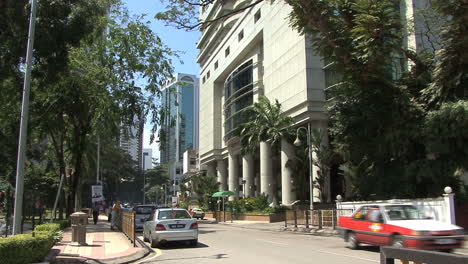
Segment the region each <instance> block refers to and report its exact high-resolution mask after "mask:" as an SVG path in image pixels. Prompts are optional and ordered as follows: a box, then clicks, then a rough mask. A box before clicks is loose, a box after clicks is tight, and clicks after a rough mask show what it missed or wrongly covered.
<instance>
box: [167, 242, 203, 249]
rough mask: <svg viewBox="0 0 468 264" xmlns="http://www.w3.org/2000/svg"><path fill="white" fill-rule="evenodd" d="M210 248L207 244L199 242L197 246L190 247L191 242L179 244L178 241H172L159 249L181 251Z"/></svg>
mask: <svg viewBox="0 0 468 264" xmlns="http://www.w3.org/2000/svg"><path fill="white" fill-rule="evenodd" d="M207 247H209V246H208V245H207V244H203V243H200V242H198V244H197V246H192V245H190V243H189V242H183V241H181V242H178V241H171V242H166V243H164V244H161V245H160V246H159V247H158V248H159V249H164V250H174V249H181V248H207Z"/></svg>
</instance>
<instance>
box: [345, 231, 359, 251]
mask: <svg viewBox="0 0 468 264" xmlns="http://www.w3.org/2000/svg"><path fill="white" fill-rule="evenodd" d="M346 247H348V248H350V249H358V248H359V241H358V239H357V237H356V235H355V234H354V233H353V232H349V233H348V240H347V241H346Z"/></svg>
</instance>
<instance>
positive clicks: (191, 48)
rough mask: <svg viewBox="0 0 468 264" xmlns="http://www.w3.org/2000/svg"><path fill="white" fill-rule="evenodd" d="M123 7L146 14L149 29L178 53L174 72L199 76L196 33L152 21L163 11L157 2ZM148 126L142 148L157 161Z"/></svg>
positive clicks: (134, 0)
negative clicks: (150, 149) (149, 151)
mask: <svg viewBox="0 0 468 264" xmlns="http://www.w3.org/2000/svg"><path fill="white" fill-rule="evenodd" d="M124 3H125V5H126V6H127V8H128V9H129V11H130V12H131V13H132V14H146V15H147V16H146V20H147V21H150V22H151V24H150V27H151V29H152V30H153V32H155V33H156V34H157V35H158V36H159V37H160V38H161V39H162V40H163V42H164V43H165V44H166V45H167V46H168V47H170V48H171V49H173V50H176V51H179V53H180V58H181V60H182V61H183V64H181V63H179V61H178V60H174V72H180V73H188V74H195V75H197V76H198V75H199V73H200V67H199V66H198V64H197V62H196V59H197V55H198V50H197V48H196V43H197V42H198V39H199V37H200V33H199V32H198V31H193V32H186V31H183V30H177V29H175V28H173V27H167V26H165V25H164V23H162V22H161V21H158V20H156V19H154V15H155V14H156V13H157V12H160V11H162V10H163V8H164V5H163V4H161V2H160V1H159V0H124ZM149 138H150V125H149V124H145V131H144V137H143V148H152V149H153V158H158V159H159V150H158V149H159V147H158V146H157V144H156V143H153V144H152V145H149Z"/></svg>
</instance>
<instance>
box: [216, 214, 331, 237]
mask: <svg viewBox="0 0 468 264" xmlns="http://www.w3.org/2000/svg"><path fill="white" fill-rule="evenodd" d="M207 220H208V221H210V222H216V220H215V219H214V218H207ZM218 224H224V225H232V226H237V227H241V228H246V229H255V230H262V231H272V232H278V231H290V232H301V233H308V234H311V235H323V236H339V233H338V230H336V229H333V228H331V227H324V228H322V229H318V228H316V227H314V228H305V225H298V226H297V228H296V227H294V225H288V226H287V227H285V226H284V221H282V222H276V223H268V222H262V221H245V220H234V221H232V222H231V221H226V222H218Z"/></svg>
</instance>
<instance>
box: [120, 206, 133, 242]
mask: <svg viewBox="0 0 468 264" xmlns="http://www.w3.org/2000/svg"><path fill="white" fill-rule="evenodd" d="M120 223H121V225H120V226H119V227H120V230H121V231H122V232H123V233H124V234H125V235H126V236H127V237H128V239H130V241H132V243H133V246H134V247H136V239H135V238H136V236H135V212H131V211H124V210H121V211H120Z"/></svg>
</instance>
